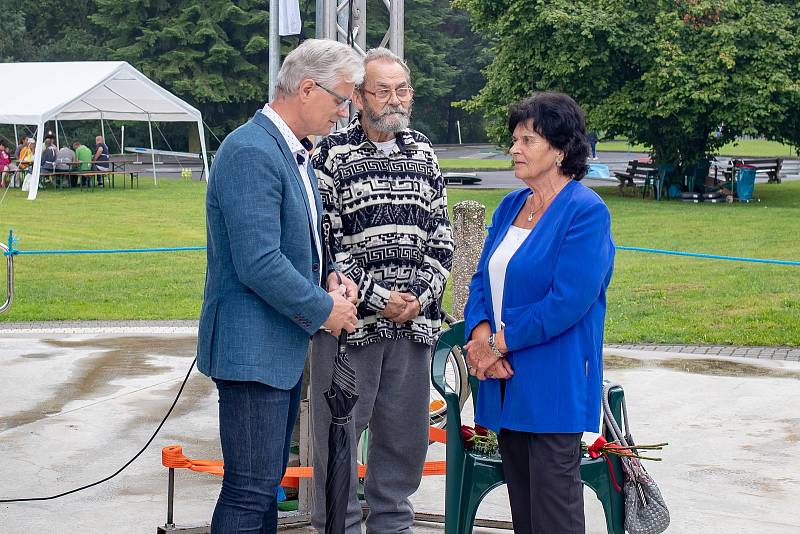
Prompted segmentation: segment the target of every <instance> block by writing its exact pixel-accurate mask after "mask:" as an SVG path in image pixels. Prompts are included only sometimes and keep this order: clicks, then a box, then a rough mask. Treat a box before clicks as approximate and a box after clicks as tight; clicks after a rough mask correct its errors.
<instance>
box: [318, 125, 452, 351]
mask: <svg viewBox="0 0 800 534" xmlns="http://www.w3.org/2000/svg"><path fill="white" fill-rule="evenodd" d="M396 141H397V144H396V145H395V147H394V148H393V149H392V152H391V153H390V154H389V155H388V156H387V155H386V154H385V153H384V152H383V151H382V150H379V149H378V148H377V147H376V146H375V145H374V144H373V143H372V142H371V141H370V140H369V139H368V138H367V136H366V134H365V133H364V130H363V129H362V127H361V124H360V122H359V118H358V117H356V118H355V119H354V120H353V121H352V122H351V123H350V125H348V127H347V128H345V129H344V130H341V131H338V132H335V133H333V134H331V135H329V136H328V137H326V138H325V139H323V140H322V141H321V142H320V144H319V146H318V147H317V150H316V152H315V154H314V156H313V158H312V164H313V165H314V170H315V172H316V174H317V179H318V184H319V192H320V195H321V196H322V209H323V221H326V220H329V221H330V223H331V233H332V235H333V239H332V240H331V244H332V249H333V250H332V253H333V255H334V257H335V260H336V262H337V263H338V264H339V267H340V268H341V270H342V272H344V273H345V274H346V275H347V276H348V277H350V279H351V280H353V281H354V282H356V283H357V284H358V301H359V306H358V318H359V321H358V324H357V325H356V330H355V332H353V333H352V334H350V335H349V336H348V343H350V344H352V345H367V344H369V343H371V342H374V341H377V340H379V339H398V338H406V339H410V340H412V341H416V342H419V343H425V344H428V345H430V344H433V341H434V339H435V336H436V335H437V334H438V332H439V330H440V329H441V326H442V312H441V298H442V294H443V293H444V288H445V284H446V283H447V278H448V276H449V275H450V268H451V266H452V259H453V236H452V232H451V229H450V221H449V218H448V212H447V190H446V188H445V183H444V178H443V177H442V173H441V170H440V169H439V163H438V161H437V159H436V155H435V154H434V152H433V148H432V147H431V145H430V142H429V141H428V138H427V137H425V136H424V135H422V134H421V133H419V132H417V131H414V130H410V129H406V130H403V131H402V132H399V133H398V134H396ZM326 216H327V217H326ZM323 239H324V237H323ZM390 291H399V292H411V293H413V294H414V295H416V296H417V298H418V299H419V302H420V305H421V312H420V315H419V316H418V317H416V318H414V319H413V320H411V321H409V322H407V323H405V324H403V325H399V324H397V323H395V322H394V321H391V320H390V319H387V318H385V317H384V316H383V315H382V314H381V311H382V310H383V309H384V308H385V306H386V303H387V302H388V299H389V292H390Z"/></svg>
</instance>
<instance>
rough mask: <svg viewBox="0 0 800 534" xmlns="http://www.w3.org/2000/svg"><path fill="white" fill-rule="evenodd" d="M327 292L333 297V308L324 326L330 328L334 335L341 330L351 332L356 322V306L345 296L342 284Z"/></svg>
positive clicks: (337, 334) (337, 335)
mask: <svg viewBox="0 0 800 534" xmlns="http://www.w3.org/2000/svg"><path fill="white" fill-rule="evenodd" d="M328 294H329V295H330V296H331V298H332V299H333V308H332V309H331V313H330V315H328V319H327V320H326V321H325V323H324V325H325V328H327V329H328V330H330V331H331V333H332V334H333V335H334V336H336V337H339V334H341V333H342V330H345V331H347V332H349V333H351V332H353V330H355V328H356V322H358V318H357V317H356V307H355V306H354V305H353V303H352V302H350V301H348V300H347V299H346V298H345V287H344V285H341V286H339V287H338V288H337V289H335V290H333V291H331V292H330V293H328Z"/></svg>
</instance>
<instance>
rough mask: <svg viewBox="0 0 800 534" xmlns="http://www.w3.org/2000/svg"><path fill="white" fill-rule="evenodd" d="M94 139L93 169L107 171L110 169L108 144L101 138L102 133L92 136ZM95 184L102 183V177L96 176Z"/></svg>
mask: <svg viewBox="0 0 800 534" xmlns="http://www.w3.org/2000/svg"><path fill="white" fill-rule="evenodd" d="M94 141H95V148H94V161H95V164H94V170H96V171H107V170H110V169H111V163H110V159H109V157H108V145H106V142H105V140H104V139H103V136H102V135H98V136H97V137H95V138H94ZM97 184H98V185H103V177H102V176H98V177H97Z"/></svg>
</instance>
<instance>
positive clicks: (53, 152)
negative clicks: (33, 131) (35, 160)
mask: <svg viewBox="0 0 800 534" xmlns="http://www.w3.org/2000/svg"><path fill="white" fill-rule="evenodd" d="M57 159H58V148H57V147H56V144H55V139H53V138H52V137H45V138H44V152H43V153H42V172H55V170H56V160H57Z"/></svg>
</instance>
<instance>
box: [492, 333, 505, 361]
mask: <svg viewBox="0 0 800 534" xmlns="http://www.w3.org/2000/svg"><path fill="white" fill-rule="evenodd" d="M489 348H490V349H492V352H493V353H494V355H495V356H497V357H498V358H505V357H506V355H505V353H503V352H500V349H498V348H497V344H496V343H495V340H494V334H491V335H490V336H489Z"/></svg>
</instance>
